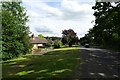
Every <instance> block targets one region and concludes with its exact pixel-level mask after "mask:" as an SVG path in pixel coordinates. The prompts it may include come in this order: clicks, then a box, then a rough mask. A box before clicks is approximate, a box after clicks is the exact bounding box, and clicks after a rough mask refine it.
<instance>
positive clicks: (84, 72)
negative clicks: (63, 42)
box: [73, 48, 120, 78]
mask: <svg viewBox="0 0 120 80" xmlns="http://www.w3.org/2000/svg"><path fill="white" fill-rule="evenodd" d="M80 57H81V60H82V62H83V63H81V62H80V63H79V65H78V66H77V67H76V71H75V73H74V75H73V76H74V77H73V78H120V53H119V52H110V51H108V50H105V49H95V48H81V50H80Z"/></svg>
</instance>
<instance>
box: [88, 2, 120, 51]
mask: <svg viewBox="0 0 120 80" xmlns="http://www.w3.org/2000/svg"><path fill="white" fill-rule="evenodd" d="M113 4H114V5H113ZM92 8H93V9H94V10H95V12H94V16H95V18H96V19H95V25H94V27H93V29H92V30H90V31H89V33H88V34H87V35H88V36H89V37H93V38H94V39H93V40H94V44H98V45H102V46H104V47H105V46H109V47H110V46H111V47H113V46H114V48H116V49H120V47H119V45H120V1H119V2H113V3H111V2H96V4H95V6H93V7H92Z"/></svg>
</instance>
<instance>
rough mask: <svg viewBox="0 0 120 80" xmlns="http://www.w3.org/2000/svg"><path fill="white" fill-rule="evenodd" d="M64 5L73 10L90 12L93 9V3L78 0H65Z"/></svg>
mask: <svg viewBox="0 0 120 80" xmlns="http://www.w3.org/2000/svg"><path fill="white" fill-rule="evenodd" d="M61 4H62V6H63V7H64V8H65V9H66V10H69V11H71V12H89V11H91V5H89V4H80V3H79V1H76V0H63V1H62V3H61Z"/></svg>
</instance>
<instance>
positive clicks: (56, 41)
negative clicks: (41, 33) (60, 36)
mask: <svg viewBox="0 0 120 80" xmlns="http://www.w3.org/2000/svg"><path fill="white" fill-rule="evenodd" d="M53 46H54V48H60V47H61V46H62V42H61V41H60V40H55V41H54V45H53Z"/></svg>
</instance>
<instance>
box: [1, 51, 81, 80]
mask: <svg viewBox="0 0 120 80" xmlns="http://www.w3.org/2000/svg"><path fill="white" fill-rule="evenodd" d="M76 53H79V49H74V50H60V51H59V50H58V51H53V52H48V53H47V54H45V55H25V56H23V57H21V58H18V59H13V60H8V61H5V62H3V64H2V72H3V73H2V77H3V79H13V78H20V79H24V78H31V79H32V78H33V79H44V78H69V76H70V75H71V73H72V72H73V70H74V68H75V66H74V65H76V64H77V62H78V60H80V57H79V56H78V54H76Z"/></svg>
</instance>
